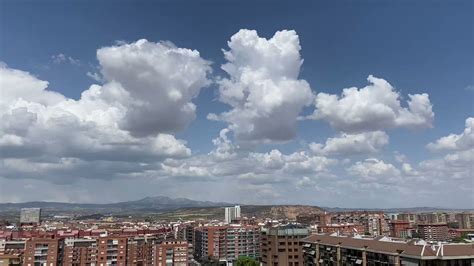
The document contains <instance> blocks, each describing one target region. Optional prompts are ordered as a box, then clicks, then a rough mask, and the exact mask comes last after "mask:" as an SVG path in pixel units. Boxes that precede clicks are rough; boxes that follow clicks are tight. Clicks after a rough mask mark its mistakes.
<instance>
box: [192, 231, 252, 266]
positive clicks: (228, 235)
mask: <svg viewBox="0 0 474 266" xmlns="http://www.w3.org/2000/svg"><path fill="white" fill-rule="evenodd" d="M194 255H195V258H196V259H198V260H202V259H204V258H213V259H217V260H219V261H222V262H228V263H232V262H233V261H235V260H236V259H237V258H238V257H240V256H246V257H253V258H258V257H259V256H260V227H258V226H254V225H239V224H232V225H220V226H214V225H210V226H201V227H197V228H196V229H195V246H194Z"/></svg>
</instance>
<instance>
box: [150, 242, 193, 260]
mask: <svg viewBox="0 0 474 266" xmlns="http://www.w3.org/2000/svg"><path fill="white" fill-rule="evenodd" d="M191 251H192V248H191V245H190V244H189V243H188V241H185V240H176V239H172V240H165V241H164V242H162V243H161V244H158V245H156V246H155V250H154V253H155V254H154V258H155V263H154V264H146V265H155V266H167V265H173V266H187V265H189V262H190V261H191V259H192V253H191Z"/></svg>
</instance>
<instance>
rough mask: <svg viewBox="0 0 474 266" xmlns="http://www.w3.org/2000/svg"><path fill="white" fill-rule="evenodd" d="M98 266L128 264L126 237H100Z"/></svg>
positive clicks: (121, 265) (123, 265)
mask: <svg viewBox="0 0 474 266" xmlns="http://www.w3.org/2000/svg"><path fill="white" fill-rule="evenodd" d="M97 247H98V254H97V258H98V259H97V263H98V266H106V265H111V264H113V265H118V266H125V265H126V262H127V238H126V237H100V238H99V239H98V244H97Z"/></svg>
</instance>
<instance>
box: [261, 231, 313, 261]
mask: <svg viewBox="0 0 474 266" xmlns="http://www.w3.org/2000/svg"><path fill="white" fill-rule="evenodd" d="M308 235H309V229H308V228H307V227H305V226H301V225H292V224H289V225H283V226H276V227H270V228H264V229H263V230H262V240H261V241H262V254H261V256H262V259H261V261H262V264H263V265H272V266H273V265H288V266H301V265H303V256H302V254H303V253H302V249H301V245H300V242H301V240H302V239H303V238H305V237H307V236H308Z"/></svg>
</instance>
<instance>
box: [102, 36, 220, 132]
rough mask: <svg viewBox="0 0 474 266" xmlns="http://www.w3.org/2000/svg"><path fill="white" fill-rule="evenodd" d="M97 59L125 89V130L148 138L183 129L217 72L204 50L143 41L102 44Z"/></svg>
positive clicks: (119, 99)
mask: <svg viewBox="0 0 474 266" xmlns="http://www.w3.org/2000/svg"><path fill="white" fill-rule="evenodd" d="M97 58H98V59H99V62H100V65H101V71H102V74H103V76H104V78H105V79H106V80H108V81H110V82H115V83H118V84H120V86H121V88H122V89H123V91H124V93H123V94H121V95H120V97H117V98H115V99H114V100H116V101H117V102H119V103H120V104H122V105H124V106H125V107H126V113H125V117H124V118H123V120H121V123H120V126H121V127H122V128H124V129H126V130H128V131H129V132H131V133H132V134H133V135H136V136H146V135H153V134H156V133H163V132H165V133H173V132H178V131H181V130H183V129H184V128H185V127H186V126H187V125H188V124H189V123H190V122H191V121H193V120H194V118H195V116H196V115H195V110H196V106H195V105H194V104H193V103H192V100H193V98H195V97H196V96H197V95H198V94H199V91H200V90H201V88H202V87H204V86H206V85H208V84H209V80H208V79H207V75H208V74H209V73H210V72H211V68H210V66H209V64H210V63H209V62H208V61H206V60H204V59H202V58H201V57H200V55H199V52H198V51H196V50H189V49H183V48H178V47H176V46H174V45H173V44H172V43H170V42H162V43H153V42H149V41H147V40H144V39H142V40H139V41H137V42H134V43H131V44H121V45H118V46H113V47H104V48H101V49H99V50H98V51H97Z"/></svg>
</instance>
